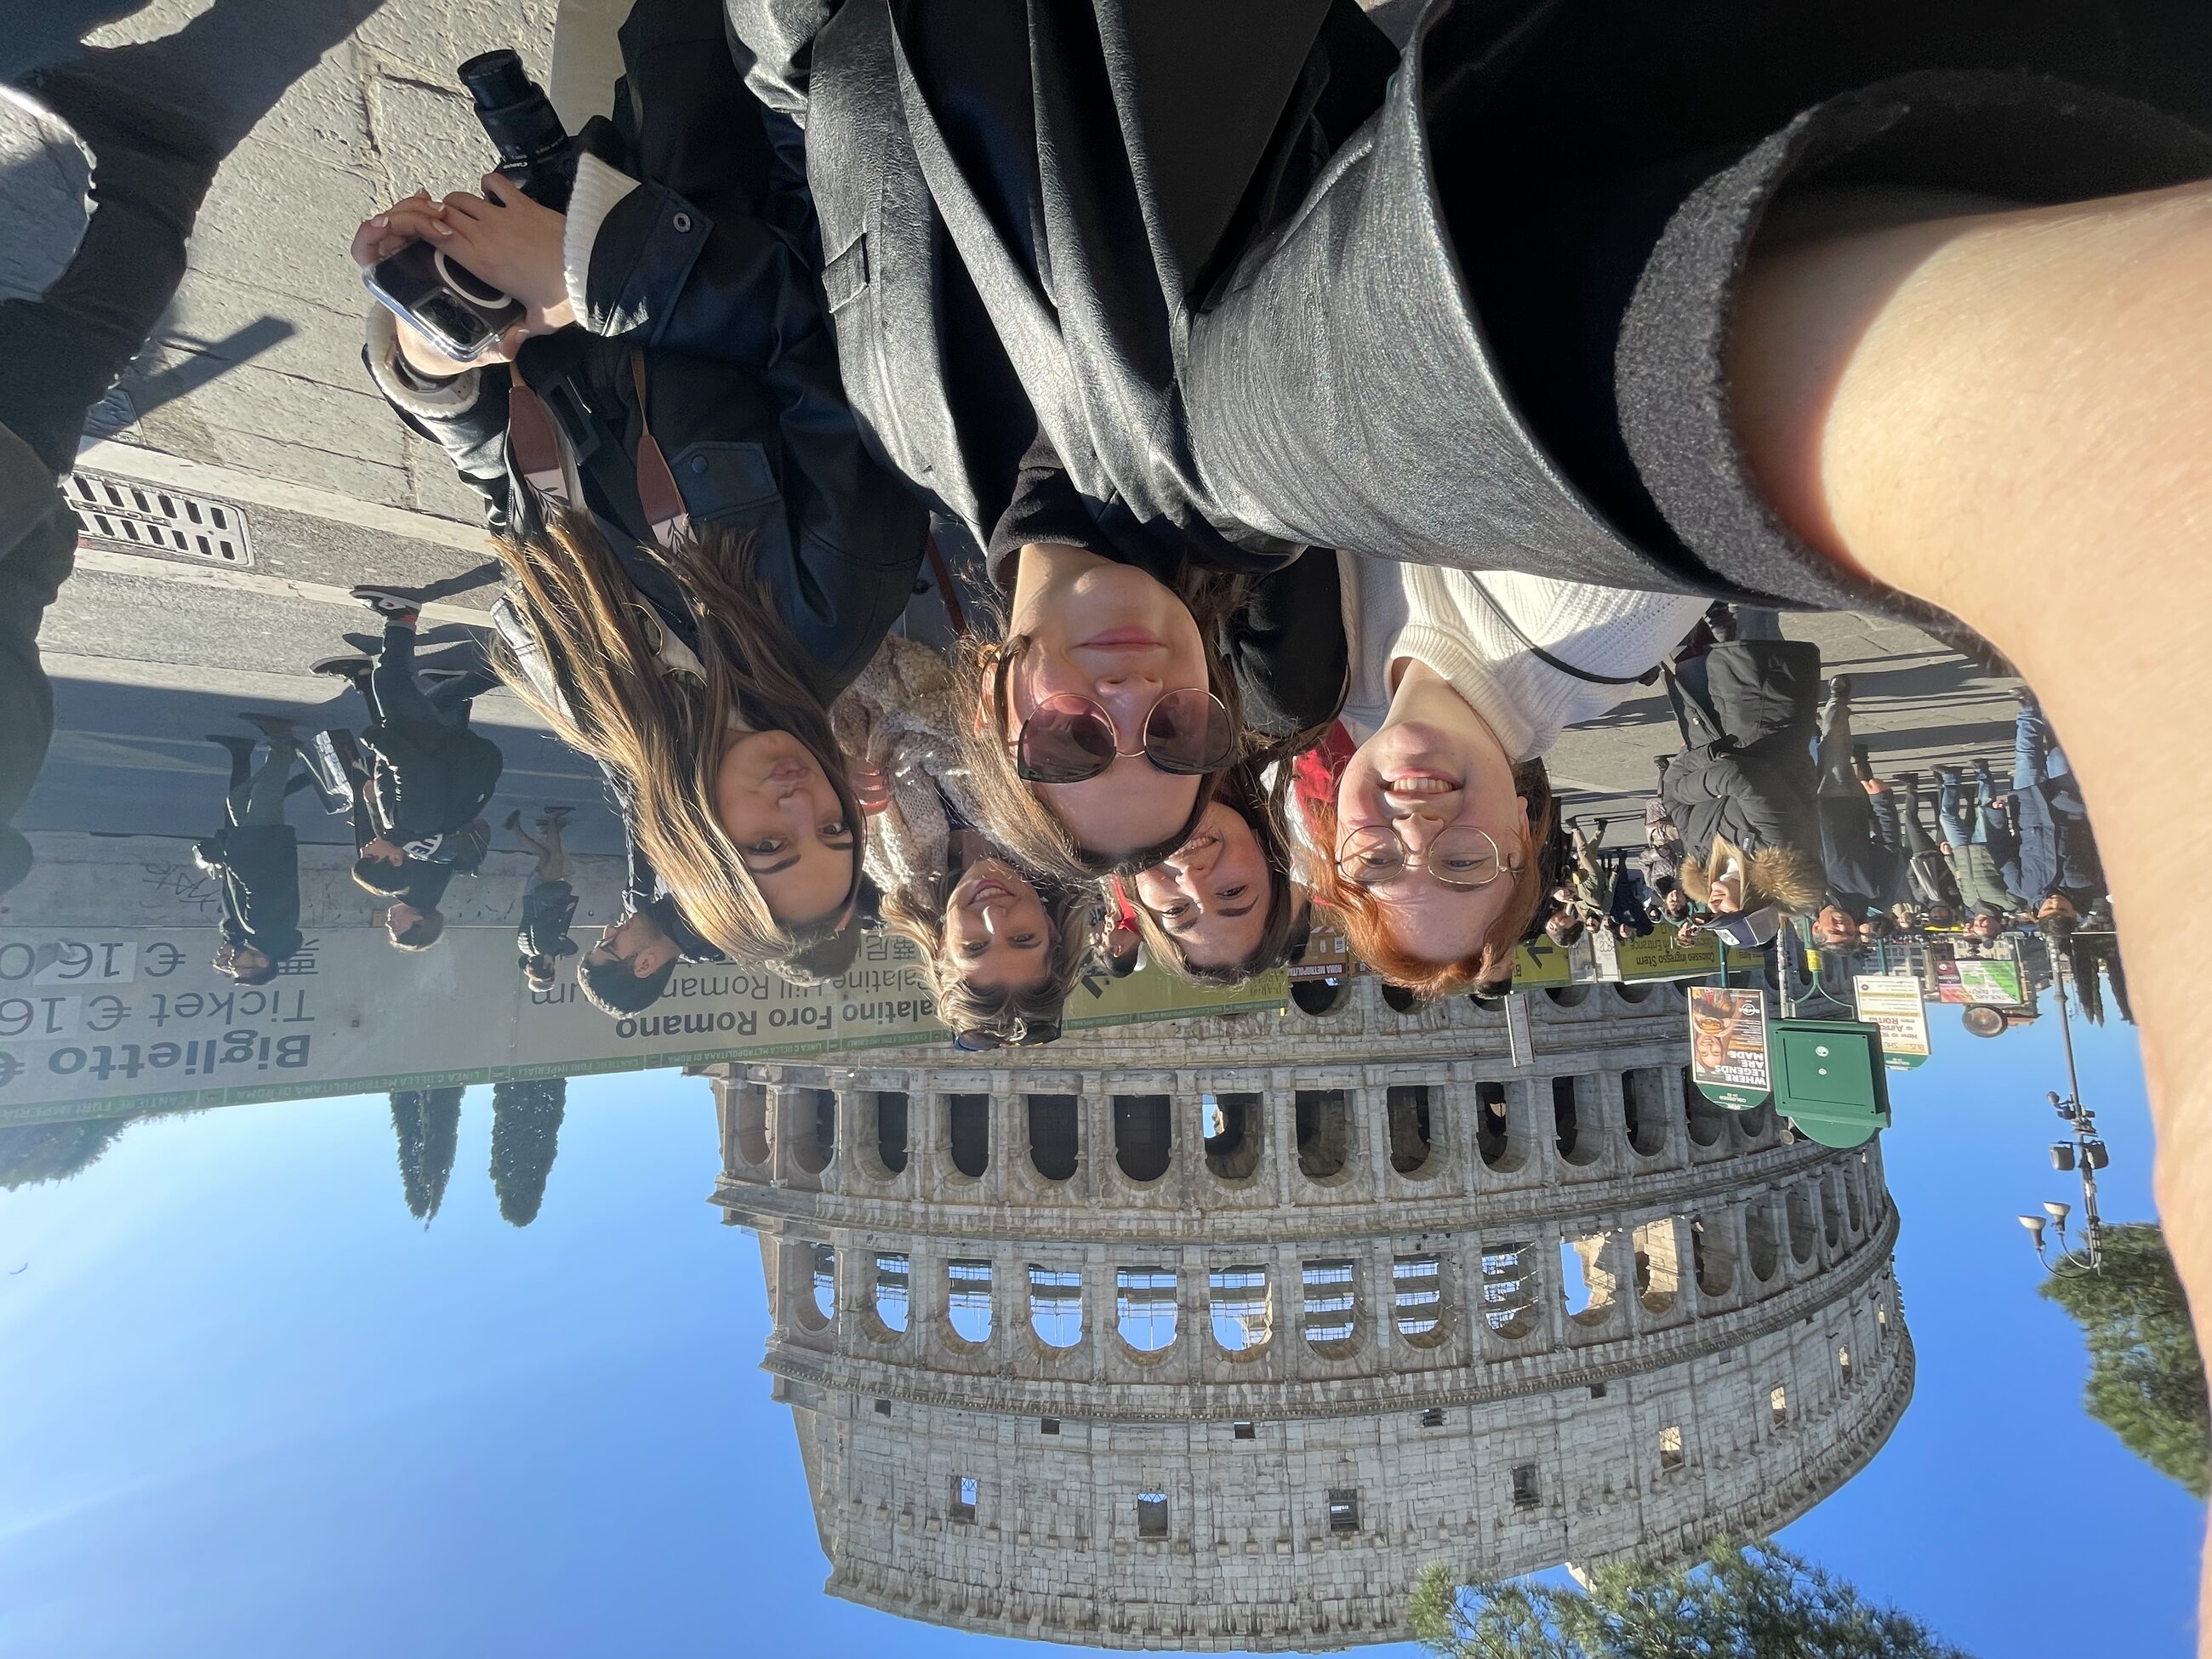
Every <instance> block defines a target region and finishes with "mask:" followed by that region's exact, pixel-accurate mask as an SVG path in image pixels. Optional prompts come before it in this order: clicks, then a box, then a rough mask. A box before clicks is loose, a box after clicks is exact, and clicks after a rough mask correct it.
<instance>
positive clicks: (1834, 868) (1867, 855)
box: [1815, 789, 1905, 921]
mask: <svg viewBox="0 0 2212 1659" xmlns="http://www.w3.org/2000/svg"><path fill="white" fill-rule="evenodd" d="M1815 806H1816V809H1817V811H1819V813H1820V866H1821V868H1822V869H1823V870H1824V871H1825V872H1826V876H1827V883H1828V892H1827V900H1828V902H1829V903H1831V904H1833V905H1835V906H1836V907H1837V908H1839V909H1841V910H1843V911H1844V913H1845V914H1846V915H1850V917H1851V918H1852V919H1853V920H1854V921H1863V920H1864V919H1865V918H1866V917H1867V916H1869V915H1872V914H1873V913H1874V912H1875V911H1877V910H1887V908H1889V907H1890V906H1891V905H1893V904H1894V903H1896V902H1897V899H1898V894H1899V890H1901V888H1902V887H1903V885H1904V881H1905V854H1904V853H1903V852H1902V851H1901V850H1900V849H1899V848H1898V846H1897V845H1896V843H1895V842H1894V841H1893V840H1892V839H1891V838H1889V837H1888V836H1885V835H1884V834H1883V833H1882V830H1883V826H1882V824H1881V822H1880V820H1879V818H1878V817H1877V815H1876V813H1875V809H1874V805H1873V803H1872V801H1871V800H1870V799H1869V797H1868V795H1867V794H1866V793H1865V791H1863V790H1859V789H1854V790H1853V791H1851V793H1849V794H1847V795H1842V794H1837V795H1829V794H1824V795H1820V796H1819V797H1817V798H1816V800H1815Z"/></svg>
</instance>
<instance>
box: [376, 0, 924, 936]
mask: <svg viewBox="0 0 2212 1659" xmlns="http://www.w3.org/2000/svg"><path fill="white" fill-rule="evenodd" d="M622 44H623V64H624V69H625V76H624V79H623V82H622V83H621V86H620V88H618V92H617V98H616V115H615V118H614V119H612V120H611V121H608V120H605V119H599V120H594V121H593V122H592V124H591V125H589V126H588V127H587V128H586V131H585V132H584V133H583V134H581V135H580V146H581V149H582V154H581V155H580V158H579V161H578V165H577V172H576V179H575V185H574V190H573V192H572V193H571V196H570V197H569V201H568V207H567V210H566V212H565V213H556V212H554V211H552V210H550V209H548V208H545V207H544V206H541V205H539V204H537V203H534V202H532V201H530V200H529V199H527V198H526V197H523V196H521V195H520V194H519V193H518V192H516V191H513V189H512V188H511V187H510V186H509V185H507V182H506V180H505V179H502V178H501V177H499V176H498V175H496V174H493V175H487V177H486V179H485V181H484V188H485V190H486V191H487V192H488V195H489V198H490V199H489V200H487V199H485V198H484V197H477V196H475V195H472V194H468V193H465V192H464V193H456V194H454V195H452V196H449V197H447V198H445V200H444V201H442V202H435V203H434V202H432V201H430V200H429V199H428V197H427V196H424V197H412V198H410V199H409V200H408V201H406V202H403V203H401V204H398V205H397V206H395V207H393V208H392V210H390V211H389V212H387V213H386V214H382V215H380V216H377V217H376V218H375V219H373V220H371V221H370V222H368V223H367V224H364V225H363V226H362V228H361V230H360V232H359V233H358V234H357V236H356V242H355V245H354V254H355V258H356V261H357V262H358V263H360V264H364V265H366V264H371V263H373V262H374V261H375V260H377V259H380V258H385V257H386V256H388V255H389V254H390V253H392V252H396V251H397V250H398V248H399V247H400V246H404V244H405V243H406V241H407V240H410V239H411V238H417V237H419V238H425V239H428V240H431V241H432V242H434V243H435V244H436V245H437V246H440V247H441V250H443V251H444V252H447V253H448V254H449V255H450V256H452V257H453V258H455V259H457V260H458V261H459V263H460V264H463V265H465V266H466V267H467V268H468V269H470V270H472V271H474V272H476V273H477V275H478V276H480V277H482V278H483V280H485V281H487V282H491V283H497V284H499V285H500V286H501V287H503V288H504V289H506V290H507V291H508V292H510V293H512V294H513V295H516V296H517V297H518V298H519V299H520V300H521V301H524V303H525V304H526V306H527V307H528V308H529V309H528V319H527V321H526V323H524V324H523V325H519V326H518V328H517V329H516V330H515V331H513V333H512V334H511V336H510V337H509V338H508V339H507V341H506V342H504V343H503V344H502V345H501V348H500V349H499V352H498V356H499V357H500V358H502V359H506V360H510V361H511V368H508V367H507V366H506V365H505V364H502V363H495V364H494V366H492V367H489V368H483V367H471V366H468V365H464V364H461V363H458V362H453V361H450V360H447V359H445V358H443V357H441V356H440V355H439V354H437V353H436V352H435V350H432V349H429V348H428V344H427V343H426V342H425V341H423V340H422V338H421V337H418V336H416V334H415V333H414V332H413V331H411V330H410V329H408V328H406V327H404V326H400V325H398V324H397V322H396V319H392V317H391V316H389V315H388V314H387V313H383V312H381V311H380V312H378V313H373V314H372V316H371V319H370V325H369V339H368V362H369V367H370V369H371V372H372V374H374V378H375V380H376V383H377V386H378V387H379V389H380V391H381V392H383V393H384V394H385V396H386V398H387V399H389V400H390V401H391V402H392V404H393V405H394V407H395V408H397V409H398V410H399V412H400V413H401V415H402V416H403V417H404V418H405V419H406V420H407V421H408V422H409V423H410V425H411V426H413V427H415V428H416V430H418V431H420V432H422V433H423V434H424V435H428V436H429V437H432V438H434V439H435V440H436V441H438V442H439V443H441V445H443V446H444V447H445V448H446V450H447V453H448V454H449V455H451V456H452V457H453V460H454V462H455V464H456V465H457V466H458V467H459V470H460V471H461V473H462V475H463V477H465V479H466V480H467V481H468V482H470V483H472V484H474V485H475V486H476V487H477V489H479V490H480V491H481V492H482V494H483V496H484V499H485V503H486V508H487V514H488V519H489V522H490V523H491V524H492V526H493V527H494V528H495V529H496V530H497V531H499V532H501V542H500V550H501V559H502V561H503V562H505V564H506V566H507V573H508V576H509V579H510V588H509V595H508V597H509V601H510V602H511V605H512V619H513V626H512V627H511V628H508V629H505V630H503V632H502V635H501V641H502V643H501V649H500V652H499V656H498V662H499V665H500V667H501V672H502V674H503V676H504V677H505V678H507V680H508V682H509V684H511V685H512V686H513V689H514V690H516V692H517V693H518V695H520V696H521V697H522V698H523V699H524V700H525V701H526V702H528V703H529V704H531V706H532V708H533V709H535V710H536V712H537V713H538V714H540V715H541V716H542V717H543V718H544V719H545V720H546V721H547V722H548V723H549V724H550V725H551V726H552V727H553V729H554V730H555V731H556V732H557V733H558V734H559V735H560V736H561V737H562V738H563V739H564V740H566V741H567V742H568V743H570V744H573V745H574V746H575V747H576V748H578V749H580V750H583V751H584V752H586V753H588V754H590V755H592V757H594V758H596V759H598V760H599V761H600V762H601V763H603V764H604V765H605V766H606V767H608V768H609V769H611V771H612V772H613V773H614V774H616V775H617V777H618V779H619V785H620V793H621V796H622V798H623V799H624V800H625V802H626V803H627V805H628V808H629V813H630V816H631V820H632V825H631V827H632V829H633V832H634V834H635V837H636V839H637V840H638V842H640V843H641V846H642V848H643V849H644V851H645V854H646V855H647V858H648V859H649V860H650V862H651V864H652V866H653V868H654V869H655V870H657V871H658V872H660V875H661V877H662V878H664V879H665V881H666V883H667V884H668V885H669V887H670V889H671V890H672V891H673V892H674V893H675V894H676V895H677V896H678V898H679V900H680V902H681V905H682V908H683V910H684V915H686V916H687V917H688V918H689V920H690V922H691V923H692V924H693V925H695V926H696V927H698V928H699V930H700V931H701V933H703V934H704V935H705V936H706V938H707V939H709V940H711V941H712V942H713V943H714V945H715V946H716V947H717V948H718V949H720V950H721V951H725V952H726V953H728V954H730V955H732V956H735V957H742V958H744V959H746V960H748V961H752V962H765V961H770V960H773V959H780V958H786V957H790V956H791V955H793V952H794V951H798V950H799V949H800V948H802V947H804V946H805V945H812V944H816V943H817V942H819V941H822V940H824V939H829V938H831V937H834V936H836V935H837V934H839V933H841V932H842V931H843V930H845V929H846V928H848V927H849V925H850V924H852V923H853V922H854V920H855V919H856V917H857V915H858V913H859V910H860V902H859V901H860V887H861V883H860V857H859V847H858V842H859V836H860V833H861V829H862V814H861V808H860V802H859V800H858V799H857V798H856V796H855V794H854V789H853V787H852V784H851V782H850V781H849V780H848V778H847V776H846V770H845V766H844V763H843V761H842V757H841V756H840V755H839V752H838V750H837V746H836V743H835V741H834V739H833V738H832V737H831V734H830V731H829V721H828V718H827V714H826V710H827V708H828V704H829V700H830V699H832V698H834V697H835V696H836V695H837V693H838V692H839V691H841V690H842V689H843V688H844V687H845V686H846V685H847V684H849V683H850V681H851V680H852V679H853V678H854V676H855V675H857V674H858V673H859V672H860V669H861V668H862V667H864V666H865V665H866V663H867V661H868V659H869V658H870V656H871V654H872V653H873V652H874V650H875V648H876V647H877V645H878V642H879V641H880V640H881V639H882V637H883V635H884V633H885V632H886V631H887V630H888V629H889V628H890V625H891V623H893V622H894V621H896V619H897V617H899V615H900V613H901V612H902V610H903V609H904V607H905V605H906V603H907V600H908V597H909V594H910V592H911V588H912V585H913V580H914V576H915V571H916V570H917V568H919V566H920V563H921V555H922V550H923V543H924V539H925V536H926V533H927V514H926V513H925V512H924V509H923V508H922V507H921V503H920V502H919V501H916V500H915V499H914V498H913V497H911V496H910V495H908V492H907V491H906V489H905V488H904V487H903V486H902V484H901V483H900V482H899V481H898V479H897V478H896V477H894V476H893V475H892V474H891V473H890V472H889V471H885V470H884V468H883V467H881V466H880V465H878V464H877V462H876V461H875V460H874V459H872V458H871V457H870V455H869V454H868V453H867V452H866V449H865V448H864V447H863V445H862V442H861V440H860V434H859V431H858V429H857V428H856V427H855V425H854V421H853V418H852V414H851V411H850V410H849V409H848V407H847V404H846V402H845V397H844V392H843V388H842V384H841V382H840V380H839V375H838V363H837V355H836V344H835V342H834V340H833V338H832V337H831V334H830V331H829V325H828V321H827V316H826V307H825V304H824V300H823V288H822V274H821V253H820V244H819V240H818V237H817V233H816V231H815V229H814V223H813V216H812V210H811V204H809V202H808V200H807V198H806V195H805V185H804V181H803V180H802V179H800V178H799V175H798V174H797V173H796V172H795V171H793V169H792V168H791V167H790V166H789V165H788V164H787V161H785V160H784V159H783V157H782V155H781V153H780V152H779V150H778V148H777V145H778V142H779V136H780V127H779V125H778V123H777V122H775V120H774V119H773V118H771V117H770V116H769V113H768V112H765V111H763V109H762V108H761V107H760V106H759V105H758V104H757V102H756V101H755V100H753V99H752V98H751V97H750V96H749V95H748V94H747V93H746V92H745V89H744V87H743V85H742V84H741V83H740V82H739V80H738V76H737V73H736V70H735V69H734V67H733V66H732V63H731V61H730V58H729V53H728V51H727V48H726V43H725V39H724V35H723V31H722V24H721V19H720V13H719V11H718V9H717V8H716V7H715V5H714V3H713V0H641V3H640V4H639V5H638V6H637V8H636V9H635V10H634V11H633V12H632V14H631V15H630V17H629V21H627V22H626V23H625V24H624V25H623V30H622Z"/></svg>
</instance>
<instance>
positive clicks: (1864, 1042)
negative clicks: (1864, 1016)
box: [1767, 1019, 1890, 1146]
mask: <svg viewBox="0 0 2212 1659" xmlns="http://www.w3.org/2000/svg"><path fill="white" fill-rule="evenodd" d="M1767 1048H1768V1052H1769V1054H1771V1056H1772V1059H1773V1065H1774V1104H1775V1107H1776V1109H1778V1110H1779V1111H1781V1112H1783V1113H1784V1114H1785V1115H1787V1116H1788V1117H1789V1119H1790V1121H1791V1122H1792V1123H1794V1124H1796V1127H1797V1130H1798V1132H1799V1133H1801V1134H1803V1135H1804V1136H1805V1137H1806V1138H1807V1139H1812V1140H1817V1141H1819V1142H1820V1144H1821V1145H1822V1146H1863V1145H1864V1144H1865V1143H1866V1142H1867V1141H1869V1140H1870V1139H1873V1137H1874V1133H1875V1130H1877V1129H1886V1128H1887V1127H1889V1122H1890V1117H1889V1076H1888V1073H1887V1072H1886V1071H1885V1070H1884V1069H1883V1067H1882V1058H1881V1027H1880V1026H1879V1025H1870V1024H1863V1023H1861V1022H1860V1021H1857V1020H1850V1019H1778V1020H1776V1021H1775V1022H1774V1023H1773V1024H1771V1026H1769V1027H1768V1028H1767Z"/></svg>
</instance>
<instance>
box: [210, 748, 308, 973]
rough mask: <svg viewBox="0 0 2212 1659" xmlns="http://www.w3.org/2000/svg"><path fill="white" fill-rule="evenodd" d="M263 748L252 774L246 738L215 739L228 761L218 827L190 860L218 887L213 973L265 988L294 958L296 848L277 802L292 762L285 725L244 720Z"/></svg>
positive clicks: (298, 942) (297, 889) (297, 897)
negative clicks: (263, 742) (218, 920)
mask: <svg viewBox="0 0 2212 1659" xmlns="http://www.w3.org/2000/svg"><path fill="white" fill-rule="evenodd" d="M246 719H247V721H248V722H249V723H250V724H252V725H253V726H258V727H259V728H260V730H261V732H262V735H263V737H264V739H265V740H266V742H267V744H268V745H269V757H268V758H267V759H266V760H265V761H264V762H263V763H261V766H260V768H259V769H258V770H257V769H254V767H253V764H252V760H253V746H254V745H253V739H252V738H226V737H215V738H210V739H209V741H210V742H211V743H216V744H221V745H222V747H223V748H224V749H225V750H228V751H229V755H230V791H229V793H228V795H227V796H226V797H225V798H224V800H223V827H222V829H219V830H217V831H216V833H215V834H214V835H212V836H210V837H208V839H207V840H205V841H203V842H198V843H197V844H196V845H195V846H194V847H193V848H192V856H193V857H194V858H195V859H196V860H197V861H198V863H199V866H200V867H201V868H202V869H204V870H205V871H206V872H208V873H209V874H210V875H211V876H213V877H215V878H216V880H217V881H219V882H220V883H221V884H222V891H221V893H220V895H219V897H220V901H221V902H222V943H221V944H220V945H217V946H216V953H215V964H214V965H215V968H216V971H217V972H219V973H223V974H228V975H230V977H231V978H233V979H234V980H236V981H238V982H239V983H240V985H266V984H267V983H268V982H269V981H270V980H272V979H274V978H276V972H277V969H279V968H281V967H282V966H283V964H284V963H287V962H289V961H290V960H291V959H292V957H294V956H295V955H296V954H298V952H299V949H300V945H301V936H300V848H299V842H298V839H297V837H296V836H295V835H294V833H293V830H292V826H291V825H289V824H288V823H285V822H284V799H285V797H286V795H287V794H288V793H289V786H290V784H291V782H292V767H293V763H294V762H295V761H296V760H297V759H298V758H299V746H298V744H296V743H295V741H294V739H293V736H292V728H291V725H290V723H289V721H286V720H281V719H278V718H276V717H275V716H273V715H248V716H246Z"/></svg>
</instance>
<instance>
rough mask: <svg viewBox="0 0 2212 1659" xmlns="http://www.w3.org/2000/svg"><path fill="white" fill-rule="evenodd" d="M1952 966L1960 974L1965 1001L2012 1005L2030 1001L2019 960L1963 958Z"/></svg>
mask: <svg viewBox="0 0 2212 1659" xmlns="http://www.w3.org/2000/svg"><path fill="white" fill-rule="evenodd" d="M1950 965H1951V967H1952V968H1953V969H1954V970H1955V972H1956V973H1957V975H1958V981H1959V989H1960V992H1961V993H1962V998H1961V1000H1964V1001H1966V1002H1980V1003H1989V1004H1992V1005H1995V1006H1999V1007H2007V1008H2009V1007H2016V1006H2019V1005H2020V1004H2021V1003H2023V1002H2026V1001H2027V993H2026V990H2025V988H2024V987H2022V986H2021V978H2020V963H2017V962H2013V961H2009V960H2007V959H2004V958H2002V957H1960V958H1959V959H1958V960H1957V961H1956V962H1954V963H1951V964H1950Z"/></svg>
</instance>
